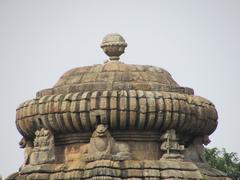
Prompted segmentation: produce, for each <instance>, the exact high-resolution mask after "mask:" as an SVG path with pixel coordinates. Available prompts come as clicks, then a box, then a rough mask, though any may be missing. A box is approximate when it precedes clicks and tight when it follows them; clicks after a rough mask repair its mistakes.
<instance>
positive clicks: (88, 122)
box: [16, 90, 217, 137]
mask: <svg viewBox="0 0 240 180" xmlns="http://www.w3.org/2000/svg"><path fill="white" fill-rule="evenodd" d="M98 117H100V119H101V121H102V122H103V123H107V124H108V126H109V129H110V130H133V131H137V130H146V131H149V130H152V131H159V130H167V129H176V130H177V131H178V132H181V133H184V134H191V135H198V134H201V135H202V134H211V133H212V132H213V131H214V130H215V128H216V126H217V112H216V109H215V107H214V105H213V104H212V103H211V102H210V101H208V100H206V99H204V98H201V97H198V96H192V95H187V94H180V93H170V92H159V91H142V90H137V91H135V90H129V91H125V90H121V91H94V92H84V93H69V94H66V95H63V94H59V95H50V96H43V97H41V98H38V99H33V100H30V101H27V102H25V103H23V104H21V105H20V106H19V107H18V109H17V117H16V124H17V127H18V130H19V131H20V133H21V134H22V135H24V136H27V137H33V136H34V132H35V130H37V129H40V128H41V127H45V128H48V129H50V130H52V131H53V132H56V133H74V132H91V131H92V130H93V129H94V128H95V125H96V122H97V118H98Z"/></svg>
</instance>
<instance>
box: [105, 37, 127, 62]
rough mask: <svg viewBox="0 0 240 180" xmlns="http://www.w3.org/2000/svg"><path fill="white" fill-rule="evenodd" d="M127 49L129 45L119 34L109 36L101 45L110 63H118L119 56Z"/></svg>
mask: <svg viewBox="0 0 240 180" xmlns="http://www.w3.org/2000/svg"><path fill="white" fill-rule="evenodd" d="M125 47H127V43H126V42H125V40H124V38H123V37H122V36H121V35H120V34H117V33H110V34H107V35H106V36H105V37H104V38H103V41H102V44H101V48H102V49H103V51H104V52H105V54H107V55H108V56H109V60H110V61H118V60H119V56H121V54H123V53H124V50H125Z"/></svg>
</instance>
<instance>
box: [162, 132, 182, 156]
mask: <svg viewBox="0 0 240 180" xmlns="http://www.w3.org/2000/svg"><path fill="white" fill-rule="evenodd" d="M161 141H162V144H161V150H162V151H163V152H164V154H163V156H162V158H164V159H183V151H184V146H183V145H179V143H178V138H177V136H176V132H175V130H174V129H171V130H167V132H166V133H165V134H163V135H162V136H161Z"/></svg>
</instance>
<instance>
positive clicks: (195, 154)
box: [184, 135, 211, 163]
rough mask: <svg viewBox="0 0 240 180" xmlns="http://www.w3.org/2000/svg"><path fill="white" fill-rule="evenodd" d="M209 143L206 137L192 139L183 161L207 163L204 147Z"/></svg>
mask: <svg viewBox="0 0 240 180" xmlns="http://www.w3.org/2000/svg"><path fill="white" fill-rule="evenodd" d="M210 142H211V141H210V139H209V137H208V136H207V135H205V136H199V137H196V138H194V139H193V141H192V143H191V144H190V145H189V146H188V148H186V150H185V153H184V159H185V160H188V161H193V162H199V163H207V160H206V157H205V147H204V145H208V144H209V143H210Z"/></svg>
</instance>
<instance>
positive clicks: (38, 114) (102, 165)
mask: <svg viewBox="0 0 240 180" xmlns="http://www.w3.org/2000/svg"><path fill="white" fill-rule="evenodd" d="M126 47H127V43H126V42H125V40H124V38H123V37H122V36H121V35H119V34H108V35H107V36H106V37H105V38H104V39H103V41H102V44H101V48H102V49H103V51H104V52H105V53H106V54H107V56H109V58H108V60H107V61H105V62H104V63H103V64H98V65H90V66H85V67H78V68H74V69H72V70H70V71H68V72H66V73H65V74H63V75H62V76H61V77H60V79H59V80H58V81H57V83H56V84H55V85H54V86H53V87H52V88H49V89H44V90H41V91H39V92H37V95H36V98H34V99H31V100H29V101H26V102H24V103H22V104H21V105H20V106H19V107H18V108H17V115H16V126H17V129H18V131H19V132H20V133H21V135H22V140H21V141H20V147H21V148H24V161H23V163H22V166H21V167H20V168H19V170H18V172H16V173H13V174H12V175H10V176H9V177H8V179H17V180H24V179H54V180H58V179H59V180H60V179H88V180H101V179H102V180H108V179H109V180H112V179H113V180H120V179H125V180H130V179H131V180H141V179H149V180H158V179H168V180H170V179H171V180H173V179H192V180H193V179H198V180H199V179H211V180H215V179H216V180H223V179H228V178H227V177H226V175H225V174H224V173H222V172H220V171H218V170H216V169H213V168H211V167H210V166H209V165H208V164H207V162H206V159H205V154H204V146H203V145H204V144H205V145H206V144H208V143H209V142H210V140H209V135H210V134H211V133H213V132H214V130H215V129H216V127H217V119H218V117H217V111H216V109H215V107H214V105H213V104H212V103H211V102H210V101H208V100H207V99H205V98H202V97H199V96H195V95H194V91H193V89H191V88H188V87H182V86H180V85H178V84H177V82H175V81H174V80H173V78H172V77H171V75H170V74H169V72H167V71H166V70H164V69H162V68H159V67H154V66H149V65H133V64H125V63H123V62H121V61H120V60H119V57H120V55H121V54H122V53H124V50H125V48H126Z"/></svg>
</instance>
